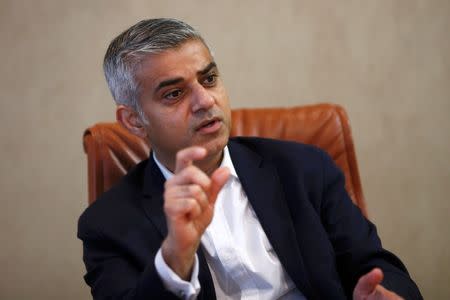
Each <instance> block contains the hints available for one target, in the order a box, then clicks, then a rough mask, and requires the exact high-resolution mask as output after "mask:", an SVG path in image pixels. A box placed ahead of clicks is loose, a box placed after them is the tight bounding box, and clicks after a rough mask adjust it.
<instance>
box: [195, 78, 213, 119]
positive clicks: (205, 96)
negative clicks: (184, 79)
mask: <svg viewBox="0 0 450 300" xmlns="http://www.w3.org/2000/svg"><path fill="white" fill-rule="evenodd" d="M214 102H215V100H214V97H213V95H212V94H211V91H209V90H208V89H207V88H205V87H204V86H203V85H201V84H197V85H196V86H195V88H194V89H193V91H192V112H197V111H200V110H209V109H210V108H211V107H212V106H213V105H214Z"/></svg>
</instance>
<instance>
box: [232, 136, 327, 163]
mask: <svg viewBox="0 0 450 300" xmlns="http://www.w3.org/2000/svg"><path fill="white" fill-rule="evenodd" d="M230 144H231V145H233V144H235V145H239V146H240V147H245V148H247V149H249V150H250V151H252V152H254V153H255V154H256V155H259V156H261V158H262V159H263V160H268V161H271V162H273V163H275V164H276V165H277V166H279V165H281V166H295V167H296V168H297V170H298V167H300V166H301V169H304V170H308V169H311V168H312V169H317V168H318V167H319V166H322V165H323V164H324V162H325V163H329V161H330V160H331V158H329V155H328V154H327V153H326V152H325V151H324V150H322V149H320V148H318V147H316V146H313V145H309V144H303V143H298V142H294V141H286V140H276V139H267V138H259V137H236V138H232V139H230Z"/></svg>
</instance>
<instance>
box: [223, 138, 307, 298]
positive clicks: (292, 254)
mask: <svg viewBox="0 0 450 300" xmlns="http://www.w3.org/2000/svg"><path fill="white" fill-rule="evenodd" d="M228 146H229V151H230V156H231V160H232V161H233V165H234V168H235V169H236V173H237V174H238V176H239V180H240V181H241V183H242V186H243V188H244V190H245V192H246V194H247V197H248V199H249V201H250V203H251V205H252V207H253V210H254V211H255V213H256V215H257V216H258V220H259V222H260V223H261V226H262V228H263V230H264V231H265V233H266V235H267V238H268V239H269V241H270V243H271V245H272V247H273V248H274V250H275V252H276V253H277V255H278V258H279V260H280V262H281V264H282V265H283V267H284V268H285V270H286V271H287V273H288V274H289V276H290V277H291V279H292V280H293V281H294V283H295V284H296V285H297V287H298V289H299V290H300V291H301V292H302V293H303V294H304V295H305V296H306V297H307V298H308V299H313V298H314V293H313V290H312V287H311V284H310V282H309V280H308V276H307V274H306V269H305V266H304V263H303V259H302V256H301V252H300V249H299V247H298V241H297V238H296V236H295V230H294V226H293V223H292V220H291V215H290V213H289V208H288V207H287V204H286V201H285V199H284V198H285V197H284V194H283V190H282V187H281V184H280V182H279V178H278V172H277V170H276V168H275V166H274V165H273V164H271V163H270V162H269V161H265V160H263V159H262V158H261V157H260V156H259V155H258V154H256V153H254V152H252V151H251V150H250V149H249V148H247V147H245V146H243V145H241V144H239V143H237V142H235V141H233V140H230V142H229V144H228Z"/></svg>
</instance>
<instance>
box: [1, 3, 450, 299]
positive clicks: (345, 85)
mask: <svg viewBox="0 0 450 300" xmlns="http://www.w3.org/2000/svg"><path fill="white" fill-rule="evenodd" d="M157 16H173V17H178V18H181V19H184V20H186V21H188V22H189V23H191V24H192V25H194V26H196V27H197V28H198V29H200V31H201V32H203V33H204V35H205V38H206V39H207V40H208V41H209V42H210V44H211V46H212V48H213V49H214V52H215V55H216V58H217V61H218V63H219V65H220V67H221V69H222V73H223V74H224V76H225V80H226V84H227V87H228V90H229V93H230V95H231V98H232V106H233V107H255V106H280V105H283V106H287V105H300V104H306V103H312V102H322V101H331V102H335V103H340V104H342V105H343V106H344V107H346V108H347V110H348V113H349V115H350V118H351V123H352V126H353V133H354V137H355V143H356V148H357V154H358V159H359V163H360V170H361V175H362V181H363V186H364V191H365V195H366V198H367V202H368V207H369V213H370V216H371V218H372V219H373V220H374V221H375V222H376V223H377V224H378V228H379V233H380V235H381V237H382V239H383V241H384V245H385V246H386V247H387V248H389V249H391V250H393V251H394V252H396V253H397V254H398V255H399V256H400V257H401V258H402V259H403V261H404V262H405V263H406V265H407V266H408V268H409V270H410V271H411V273H412V276H413V277H414V278H415V279H416V281H417V283H418V284H419V286H420V287H421V289H422V292H423V294H424V296H425V297H426V298H428V299H448V298H450V285H449V282H450V254H449V253H450V250H449V248H450V234H449V233H448V229H449V218H450V201H449V200H448V199H449V195H450V163H449V154H450V139H449V137H450V134H449V132H450V121H449V115H450V38H449V31H450V2H449V1H447V0H442V1H439V0H396V1H392V0H377V1H357V0H353V1H350V0H348V1H315V0H292V1H279V2H278V1H268V0H267V1H256V0H254V1H242V0H241V1H237V0H235V1H200V0H199V1H191V2H187V1H180V2H175V1H149V0H145V1H144V0H142V1H118V0H116V1H88V0H83V1H58V0H42V1H32V0H30V1H17V0H16V1H13V0H11V1H5V0H1V1H0V40H1V46H0V57H1V59H2V61H1V67H0V70H1V71H0V92H1V94H0V95H1V96H0V99H1V107H2V109H1V111H0V117H1V121H2V126H1V128H0V136H1V148H0V154H1V157H2V161H1V168H0V184H1V185H0V189H1V194H2V195H1V210H0V266H1V269H2V276H1V279H0V298H1V299H87V298H88V297H89V291H88V289H87V288H86V286H85V285H84V284H83V281H82V275H83V273H84V266H83V265H82V262H81V243H80V241H78V240H77V239H76V237H75V235H76V222H77V218H78V216H79V214H80V213H81V212H82V210H83V209H84V208H85V207H86V198H87V193H86V190H87V187H86V160H85V157H84V154H83V150H82V146H81V135H82V131H83V129H84V128H86V127H87V126H88V125H91V124H93V123H94V122H97V121H99V120H112V119H113V118H114V107H113V104H112V101H111V97H110V95H109V93H108V91H107V88H106V85H105V83H104V79H103V76H102V72H101V60H102V56H103V54H104V51H105V48H106V46H107V43H108V42H109V41H110V40H111V39H112V38H113V37H114V36H115V35H116V34H118V33H119V32H120V31H122V30H123V29H125V28H126V27H127V26H129V25H131V24H133V23H135V22H136V21H138V20H140V19H142V18H147V17H157Z"/></svg>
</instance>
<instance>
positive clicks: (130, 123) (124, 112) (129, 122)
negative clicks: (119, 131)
mask: <svg viewBox="0 0 450 300" xmlns="http://www.w3.org/2000/svg"><path fill="white" fill-rule="evenodd" d="M116 120H117V122H119V123H120V124H122V126H123V127H125V128H126V129H128V131H129V132H131V133H132V134H134V135H137V136H139V137H141V138H145V137H146V136H147V131H146V130H145V126H144V124H143V123H142V121H141V118H140V117H139V115H138V113H137V112H136V111H135V110H134V109H132V108H131V107H129V106H125V105H118V106H117V108H116Z"/></svg>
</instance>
